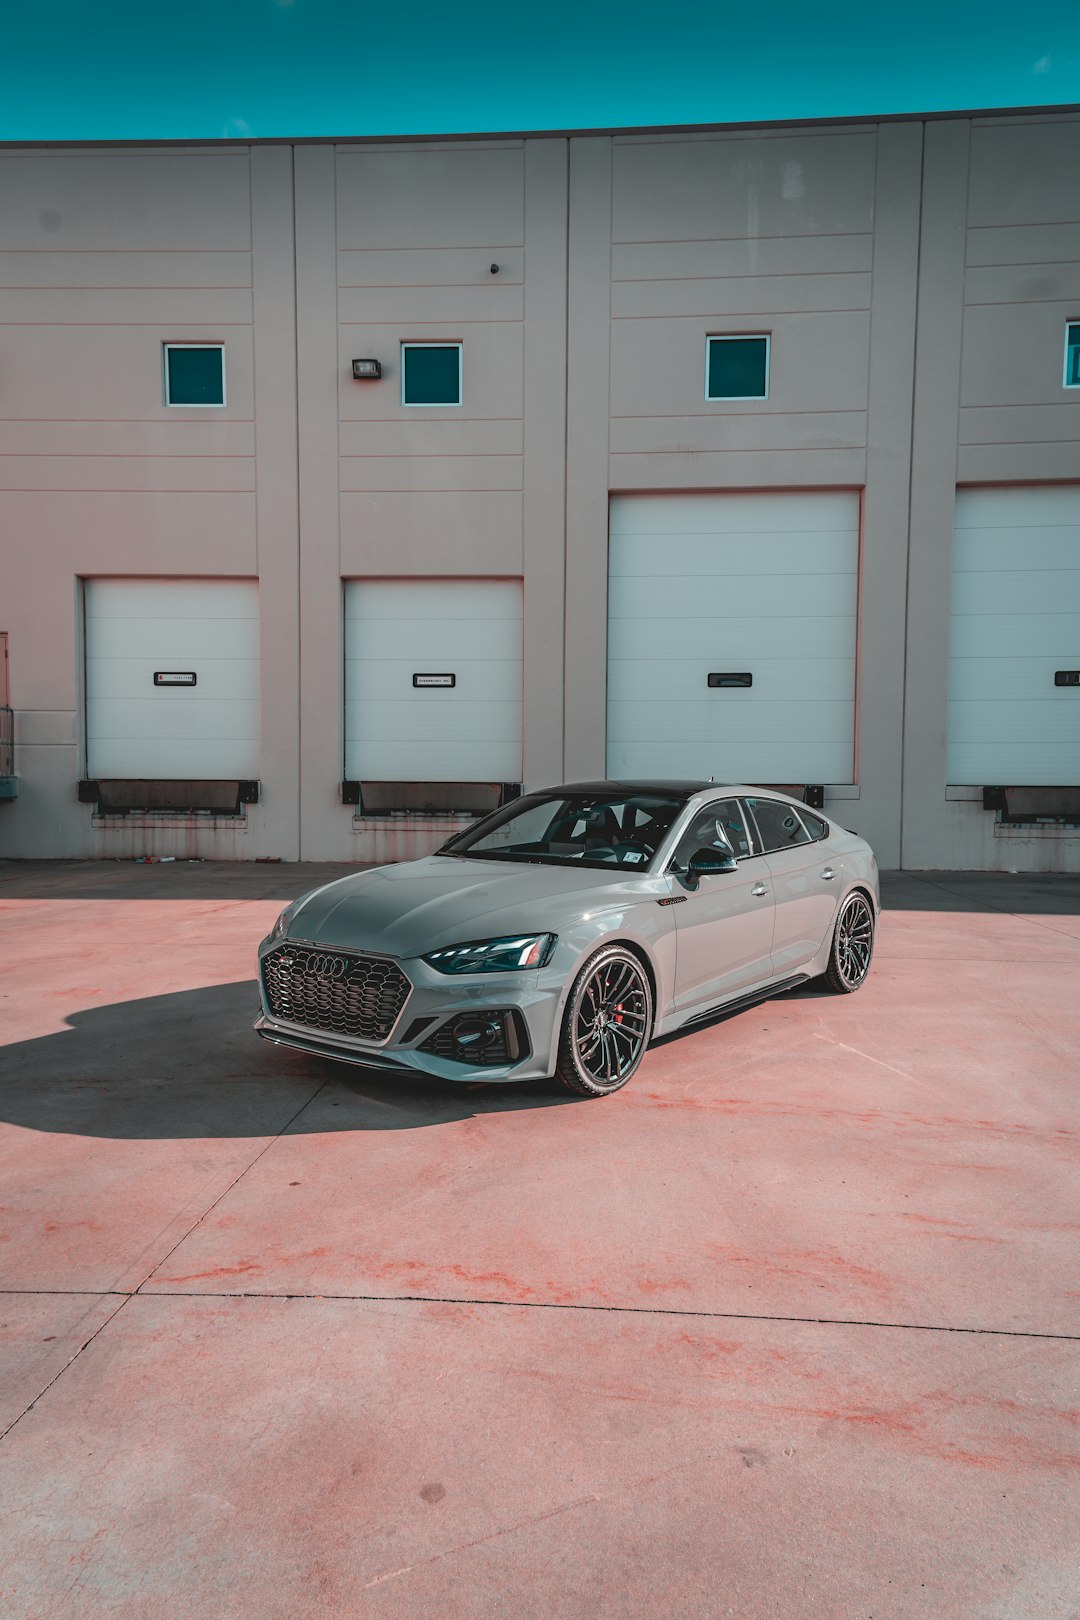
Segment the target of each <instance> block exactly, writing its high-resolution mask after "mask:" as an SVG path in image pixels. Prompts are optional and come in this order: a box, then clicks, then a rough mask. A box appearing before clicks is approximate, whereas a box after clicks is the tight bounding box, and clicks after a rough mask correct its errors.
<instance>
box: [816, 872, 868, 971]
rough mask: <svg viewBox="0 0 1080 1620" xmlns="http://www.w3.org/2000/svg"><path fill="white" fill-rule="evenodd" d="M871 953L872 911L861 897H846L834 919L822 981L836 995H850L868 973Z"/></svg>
mask: <svg viewBox="0 0 1080 1620" xmlns="http://www.w3.org/2000/svg"><path fill="white" fill-rule="evenodd" d="M873 954H874V908H873V906H872V905H871V904H870V902H869V900H868V899H867V898H866V896H865V895H864V894H860V893H858V892H857V891H856V893H855V894H849V895H848V897H847V899H846V900H845V901H844V904H843V906H842V907H841V909H840V915H839V917H837V919H836V929H835V931H834V933H833V943H832V950H831V951H830V952H829V965H828V967H827V968H826V970H825V979H826V982H827V983H828V985H829V987H830V989H832V990H835V991H836V992H837V994H838V995H845V996H846V995H850V994H851V992H852V991H853V990H857V989H858V988H859V986H860V985H861V984H862V982H863V980H864V979H865V978H866V975H867V974H868V973H869V971H870V960H871V957H872V956H873Z"/></svg>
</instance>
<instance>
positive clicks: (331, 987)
mask: <svg viewBox="0 0 1080 1620" xmlns="http://www.w3.org/2000/svg"><path fill="white" fill-rule="evenodd" d="M262 975H263V985H264V986H265V989H266V1001H267V1005H268V1006H269V1008H270V1012H271V1014H272V1016H273V1017H274V1018H280V1019H281V1020H282V1022H283V1023H287V1024H300V1025H302V1026H303V1027H304V1028H305V1029H319V1030H323V1031H324V1032H325V1033H327V1034H330V1035H349V1036H352V1038H353V1039H354V1040H359V1041H384V1040H385V1039H386V1038H387V1036H388V1035H389V1034H390V1031H391V1030H392V1029H393V1027H394V1025H395V1024H396V1023H397V1020H398V1015H399V1014H400V1012H401V1009H402V1007H404V1005H405V1003H406V1001H407V1000H408V997H409V991H410V990H411V989H412V986H411V984H410V983H409V981H408V979H407V978H406V977H405V975H404V973H402V971H401V969H400V968H399V967H398V965H397V963H396V962H391V961H389V960H387V958H386V957H384V956H361V955H355V956H354V955H351V954H349V953H347V952H345V951H334V950H322V949H321V948H319V947H318V946H309V945H290V944H288V943H286V944H284V945H279V946H278V947H277V949H276V950H273V951H270V952H268V954H267V955H266V956H264V957H263V963H262Z"/></svg>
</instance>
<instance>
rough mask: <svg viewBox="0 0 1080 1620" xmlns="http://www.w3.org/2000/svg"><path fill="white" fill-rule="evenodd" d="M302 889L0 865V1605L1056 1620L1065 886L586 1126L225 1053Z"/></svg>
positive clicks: (1079, 1285) (1071, 1209) (770, 1024)
mask: <svg viewBox="0 0 1080 1620" xmlns="http://www.w3.org/2000/svg"><path fill="white" fill-rule="evenodd" d="M331 875H335V872H334V871H333V870H330V869H327V868H310V867H308V868H304V867H298V866H214V865H208V864H190V865H189V864H179V863H178V864H176V865H165V866H135V865H128V864H121V863H97V864H95V863H41V864H37V863H7V864H3V863H0V953H2V961H0V972H2V975H3V977H2V980H0V996H2V1001H0V1019H2V1021H3V1030H4V1036H3V1038H4V1041H5V1045H4V1046H3V1047H2V1048H0V1176H2V1186H3V1193H2V1195H0V1202H2V1204H3V1206H4V1207H3V1212H2V1215H0V1289H2V1290H3V1292H0V1428H2V1429H5V1430H6V1434H5V1436H4V1439H3V1441H2V1443H0V1501H2V1503H3V1511H4V1514H5V1518H4V1521H3V1526H2V1529H0V1613H2V1614H3V1615H4V1616H5V1617H7V1616H10V1617H12V1620H31V1617H32V1620H67V1617H68V1616H72V1617H75V1616H78V1617H80V1620H81V1617H83V1616H97V1615H108V1616H118V1617H123V1620H128V1617H131V1620H136V1617H138V1620H159V1617H160V1620H177V1617H188V1616H191V1617H197V1620H225V1617H228V1620H232V1617H236V1620H240V1617H247V1616H249V1615H250V1616H255V1615H258V1616H260V1617H272V1620H278V1617H281V1620H285V1617H289V1620H293V1617H303V1620H306V1617H309V1616H310V1617H312V1620H324V1617H325V1620H340V1617H347V1616H352V1615H367V1614H372V1615H386V1616H401V1617H412V1616H428V1615H431V1616H435V1615H438V1616H439V1617H448V1620H482V1617H487V1616H489V1615H490V1616H495V1615H499V1616H513V1617H515V1620H517V1617H530V1620H531V1617H534V1616H535V1617H537V1620H539V1617H545V1620H546V1617H553V1620H554V1617H560V1620H561V1617H562V1616H566V1617H568V1620H569V1617H571V1616H573V1617H575V1620H577V1617H582V1616H593V1615H595V1616H604V1617H607V1616H613V1617H614V1616H619V1617H620V1620H621V1617H626V1616H631V1617H638V1616H640V1617H652V1616H665V1617H666V1616H669V1615H670V1616H680V1617H681V1616H685V1617H688V1620H689V1617H694V1620H696V1617H698V1616H700V1617H703V1620H704V1617H710V1620H711V1617H714V1616H716V1617H719V1616H733V1617H736V1620H773V1617H776V1620H831V1617H833V1616H835V1617H836V1620H862V1617H864V1616H866V1617H871V1620H914V1617H916V1616H918V1617H919V1620H945V1617H951V1616H956V1617H957V1620H1044V1617H1058V1616H1060V1617H1064V1620H1077V1617H1080V1555H1078V1553H1077V1550H1076V1549H1077V1546H1078V1545H1080V1535H1078V1527H1080V1343H1078V1340H1080V1275H1078V1268H1077V1264H1076V1254H1077V1237H1078V1233H1080V1213H1078V1211H1080V1198H1078V1187H1080V1176H1078V1169H1080V1124H1078V1120H1077V1101H1076V1098H1077V1082H1078V1080H1080V994H1078V987H1080V879H1075V878H1074V879H1069V878H1045V877H1039V878H1030V877H1003V876H988V875H981V874H932V875H927V876H918V875H913V874H905V875H901V876H896V877H893V878H891V879H889V880H888V882H887V891H886V900H887V908H888V909H887V911H886V914H885V916H884V918H883V923H882V928H881V931H880V936H879V944H878V952H877V958H876V962H875V967H874V970H873V973H872V975H871V978H870V979H869V981H868V983H867V985H866V986H865V987H864V989H863V990H862V991H860V992H859V994H858V995H856V996H853V997H844V998H841V997H833V996H829V995H826V994H823V993H821V991H820V990H819V989H818V988H817V987H816V986H811V987H807V988H805V989H803V990H800V991H798V992H795V993H793V994H791V995H788V996H786V997H783V998H780V999H778V1000H776V1001H774V1002H770V1003H766V1004H764V1005H762V1006H760V1007H758V1008H755V1009H753V1010H751V1011H749V1012H744V1013H741V1014H738V1015H736V1016H734V1017H730V1018H727V1019H724V1020H720V1021H718V1022H716V1023H715V1024H713V1025H712V1026H710V1027H708V1028H706V1029H699V1030H698V1031H696V1032H695V1033H694V1034H692V1035H687V1036H682V1037H675V1038H672V1039H669V1040H667V1041H665V1042H663V1043H661V1044H660V1045H658V1046H656V1047H654V1048H653V1050H652V1051H651V1053H650V1054H649V1056H648V1058H647V1060H646V1063H645V1065H644V1066H643V1068H642V1070H641V1071H640V1072H639V1074H638V1075H637V1077H636V1078H635V1080H634V1081H633V1082H631V1084H630V1086H629V1087H628V1088H627V1089H626V1090H625V1091H623V1092H620V1093H618V1094H616V1096H614V1097H611V1098H608V1099H604V1100H602V1101H599V1102H587V1101H584V1100H581V1101H578V1100H575V1099H571V1098H570V1097H568V1096H566V1097H564V1096H562V1095H560V1094H559V1093H557V1092H555V1091H552V1090H549V1089H547V1088H544V1087H540V1086H528V1087H505V1088H498V1087H495V1088H489V1087H470V1088H453V1087H450V1086H448V1085H443V1084H441V1083H439V1082H436V1081H430V1082H427V1081H423V1080H416V1081H400V1080H396V1079H388V1078H383V1077H379V1076H377V1075H375V1074H374V1073H369V1072H366V1071H361V1070H350V1069H343V1068H336V1067H335V1066H333V1065H331V1064H328V1063H323V1062H321V1061H318V1060H314V1059H308V1058H305V1057H302V1056H301V1055H299V1054H289V1053H286V1052H284V1051H281V1050H278V1049H274V1048H270V1047H267V1046H263V1045H262V1044H261V1043H259V1042H258V1041H257V1039H256V1037H255V1036H254V1035H253V1034H251V1032H250V1020H251V1016H252V1014H253V1011H254V1005H255V994H254V986H253V984H252V983H251V980H250V976H251V972H252V965H253V952H254V946H255V943H256V941H257V940H258V939H259V937H260V936H261V934H262V933H263V932H264V931H265V929H266V927H267V926H268V925H269V923H270V921H271V920H272V919H273V917H274V916H275V915H276V912H277V910H278V908H279V906H280V904H282V903H283V902H284V901H285V900H287V899H288V898H291V897H292V896H293V895H295V894H297V893H300V892H302V891H303V890H304V889H305V888H307V887H310V886H311V885H312V884H313V883H314V882H317V881H323V880H325V878H326V877H327V876H331Z"/></svg>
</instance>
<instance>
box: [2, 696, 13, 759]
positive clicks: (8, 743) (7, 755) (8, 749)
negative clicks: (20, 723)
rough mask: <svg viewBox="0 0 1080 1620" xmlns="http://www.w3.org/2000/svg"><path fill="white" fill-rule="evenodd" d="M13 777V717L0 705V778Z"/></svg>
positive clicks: (8, 708)
mask: <svg viewBox="0 0 1080 1620" xmlns="http://www.w3.org/2000/svg"><path fill="white" fill-rule="evenodd" d="M14 775H15V715H14V713H13V712H12V710H11V708H10V707H9V705H8V704H6V703H0V776H14Z"/></svg>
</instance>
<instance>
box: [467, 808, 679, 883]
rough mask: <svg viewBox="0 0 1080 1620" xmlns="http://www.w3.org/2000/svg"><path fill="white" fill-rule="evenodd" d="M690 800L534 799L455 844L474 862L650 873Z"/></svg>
mask: <svg viewBox="0 0 1080 1620" xmlns="http://www.w3.org/2000/svg"><path fill="white" fill-rule="evenodd" d="M685 803H686V800H685V799H684V798H680V797H678V796H676V795H674V794H666V793H634V792H631V791H630V790H629V789H628V790H627V791H626V792H624V793H619V792H614V793H604V794H596V793H552V794H543V795H541V794H531V795H530V796H529V797H528V798H524V799H518V800H517V801H516V802H515V803H513V804H509V805H505V806H504V807H503V809H501V810H496V811H495V812H494V813H493V814H492V815H490V816H486V817H485V818H484V820H483V821H478V822H477V823H476V825H475V826H474V827H469V828H467V829H466V831H465V832H463V833H459V834H458V835H457V837H456V838H451V839H450V840H449V841H448V842H447V843H445V844H444V845H443V847H442V849H440V850H439V851H438V853H439V854H440V855H464V856H467V857H468V858H469V859H470V860H490V861H539V862H542V863H544V864H549V863H550V864H552V865H559V866H561V865H564V864H565V863H567V862H573V863H575V864H576V865H579V866H599V867H609V866H627V867H637V868H638V869H639V870H640V869H643V868H645V867H647V866H648V865H649V863H650V861H651V860H652V858H653V856H654V855H655V854H656V851H657V849H658V848H659V846H660V844H661V843H662V842H663V839H664V837H665V835H666V833H667V832H668V830H669V828H670V827H671V825H672V823H673V822H674V820H675V818H676V816H677V815H678V814H679V812H680V810H681V809H682V808H683V806H684V804H685Z"/></svg>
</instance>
